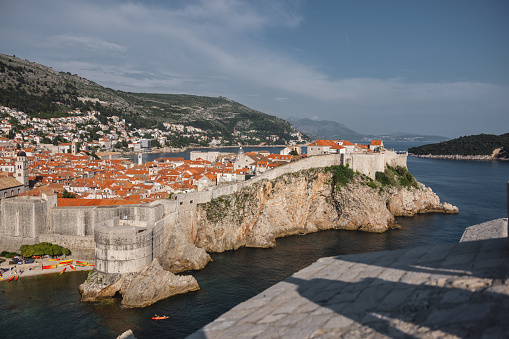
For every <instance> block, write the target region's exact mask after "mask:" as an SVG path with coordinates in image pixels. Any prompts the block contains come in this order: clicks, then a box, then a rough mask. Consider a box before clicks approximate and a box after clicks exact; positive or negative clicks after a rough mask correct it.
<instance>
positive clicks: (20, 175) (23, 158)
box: [14, 150, 28, 188]
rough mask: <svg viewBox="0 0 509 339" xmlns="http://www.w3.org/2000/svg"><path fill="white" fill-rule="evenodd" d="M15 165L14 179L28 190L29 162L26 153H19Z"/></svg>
mask: <svg viewBox="0 0 509 339" xmlns="http://www.w3.org/2000/svg"><path fill="white" fill-rule="evenodd" d="M14 165H15V170H14V178H15V179H16V180H18V181H19V182H20V183H22V184H23V185H24V186H25V187H27V188H28V162H27V155H26V153H25V151H23V150H21V151H19V152H18V154H17V156H16V162H15V163H14Z"/></svg>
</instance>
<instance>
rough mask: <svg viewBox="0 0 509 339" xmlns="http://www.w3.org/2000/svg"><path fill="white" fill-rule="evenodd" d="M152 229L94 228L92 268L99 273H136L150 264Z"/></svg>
mask: <svg viewBox="0 0 509 339" xmlns="http://www.w3.org/2000/svg"><path fill="white" fill-rule="evenodd" d="M152 240H153V232H152V229H151V228H150V229H147V228H142V227H131V226H128V227H98V228H97V229H96V230H95V235H94V241H95V268H96V270H98V271H99V272H103V273H131V272H139V271H141V270H143V269H144V268H146V267H148V266H149V265H150V263H151V262H152V258H153V252H152Z"/></svg>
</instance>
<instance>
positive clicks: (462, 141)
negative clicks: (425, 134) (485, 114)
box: [408, 133, 509, 159]
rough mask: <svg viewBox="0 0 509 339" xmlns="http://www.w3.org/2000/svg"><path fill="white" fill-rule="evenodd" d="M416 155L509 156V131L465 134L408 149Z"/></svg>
mask: <svg viewBox="0 0 509 339" xmlns="http://www.w3.org/2000/svg"><path fill="white" fill-rule="evenodd" d="M408 152H409V153H412V154H415V155H434V156H439V155H461V156H483V155H485V156H492V157H494V158H505V159H508V158H509V133H506V134H501V135H494V134H478V135H470V136H464V137H460V138H456V139H452V140H449V141H443V142H440V143H437V144H429V145H423V146H420V147H412V148H409V149H408Z"/></svg>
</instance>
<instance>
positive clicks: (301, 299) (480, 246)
mask: <svg viewBox="0 0 509 339" xmlns="http://www.w3.org/2000/svg"><path fill="white" fill-rule="evenodd" d="M505 222H507V221H506V220H504V219H500V220H495V221H493V224H492V225H491V227H493V228H496V229H500V228H503V227H504V226H505V225H506V224H505ZM476 226H479V225H476ZM488 226H490V225H484V224H482V226H481V227H480V228H479V227H478V228H477V230H482V229H485V228H486V227H488ZM505 227H506V226H505ZM466 233H467V232H466ZM506 244H507V239H505V238H498V239H485V240H476V241H468V242H462V243H453V244H443V245H434V246H429V247H417V248H412V249H402V250H396V251H383V252H371V253H364V254H358V255H344V256H338V257H330V258H322V259H320V260H318V261H317V262H316V263H314V264H312V265H311V266H308V267H306V268H304V269H302V270H301V271H299V272H297V273H295V274H294V275H293V276H291V277H289V278H287V279H285V280H284V281H282V282H280V283H278V284H276V285H274V286H272V287H270V288H268V289H267V290H265V291H264V292H262V293H260V294H259V295H257V296H255V297H253V298H251V299H249V300H247V301H245V302H243V303H241V304H239V305H238V306H236V307H234V308H233V309H232V310H230V311H228V312H227V313H225V314H223V315H222V316H220V317H219V318H218V319H216V320H215V321H214V322H212V323H210V324H208V325H207V326H205V327H203V328H202V329H200V330H199V331H197V332H195V333H194V334H192V335H191V336H189V337H188V338H191V339H196V338H207V339H212V338H237V337H240V336H241V337H243V338H275V337H278V338H280V337H287V338H290V337H291V338H336V337H353V338H358V337H374V338H379V337H391V338H394V337H417V338H429V337H433V338H464V337H476V338H477V337H486V338H490V337H509V323H508V322H507V319H506V317H507V314H509V279H508V278H509V260H508V259H509V251H508V248H507V246H506Z"/></svg>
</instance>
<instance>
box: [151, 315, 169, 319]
mask: <svg viewBox="0 0 509 339" xmlns="http://www.w3.org/2000/svg"><path fill="white" fill-rule="evenodd" d="M168 318H169V317H168V316H167V315H163V316H160V315H159V316H158V315H156V316H155V317H152V320H164V319H168Z"/></svg>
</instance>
